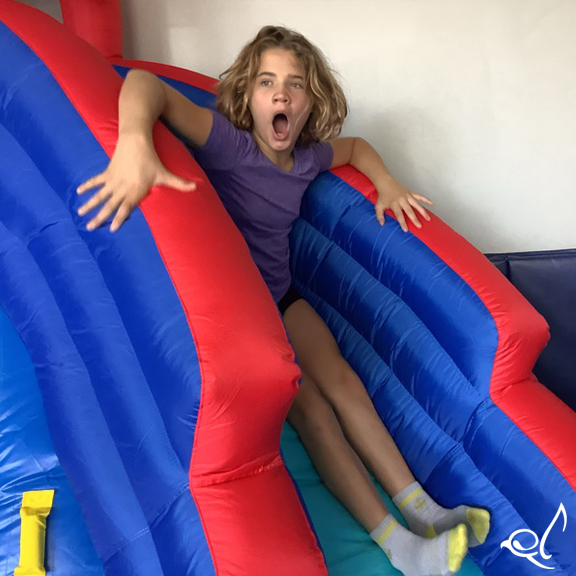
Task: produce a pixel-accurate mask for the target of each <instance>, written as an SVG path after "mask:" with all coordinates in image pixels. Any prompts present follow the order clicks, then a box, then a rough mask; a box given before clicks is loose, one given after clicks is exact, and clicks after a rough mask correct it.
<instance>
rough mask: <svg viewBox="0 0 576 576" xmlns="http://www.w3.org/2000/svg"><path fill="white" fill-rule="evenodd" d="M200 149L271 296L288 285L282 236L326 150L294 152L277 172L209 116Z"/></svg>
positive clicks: (247, 139) (321, 146) (239, 133)
mask: <svg viewBox="0 0 576 576" xmlns="http://www.w3.org/2000/svg"><path fill="white" fill-rule="evenodd" d="M213 114H214V121H213V123H212V130H211V131H210V135H209V136H208V140H207V141H206V143H205V144H204V146H202V147H200V148H196V149H195V150H194V157H195V158H196V160H197V161H198V163H199V164H200V166H201V167H202V169H203V170H204V171H205V172H206V175H207V176H208V178H209V179H210V182H211V183H212V185H213V186H214V188H215V189H216V192H218V195H219V196H220V199H221V200H222V203H223V204H224V206H225V207H226V210H227V211H228V213H229V214H230V216H231V217H232V219H233V220H234V223H235V224H236V226H237V227H238V228H239V230H240V232H241V233H242V235H243V236H244V239H245V240H246V243H247V244H248V248H249V249H250V254H251V255H252V258H253V260H254V262H255V263H256V265H257V266H258V269H259V270H260V273H261V274H262V276H263V278H264V281H265V282H266V284H267V285H268V288H269V290H270V292H271V293H272V297H273V298H274V300H275V302H278V300H280V298H282V296H284V294H285V293H286V291H287V290H288V287H289V286H290V269H289V257H290V251H289V244H288V234H289V232H290V230H291V229H292V224H293V223H294V220H295V219H296V218H297V217H298V215H299V213H300V205H301V203H302V196H303V195H304V191H305V190H306V188H307V187H308V185H309V184H310V182H311V181H312V180H313V179H314V178H315V177H316V176H317V175H318V173H319V172H321V171H323V170H328V168H330V165H331V164H332V156H333V153H332V146H331V145H330V144H328V143H327V142H318V143H314V144H311V145H309V146H296V147H295V148H294V167H293V168H292V170H291V171H290V172H284V171H283V170H281V169H280V168H278V167H277V166H276V165H275V164H274V163H273V162H272V161H271V160H270V159H269V158H268V157H267V156H266V155H265V154H264V153H263V152H262V151H261V150H260V148H259V146H258V144H257V143H256V141H255V140H254V138H253V137H252V135H251V134H250V132H246V131H245V130H238V129H237V128H235V127H234V126H233V125H232V124H231V123H230V122H229V121H228V120H226V118H224V116H222V115H221V114H218V113H217V112H214V113H213Z"/></svg>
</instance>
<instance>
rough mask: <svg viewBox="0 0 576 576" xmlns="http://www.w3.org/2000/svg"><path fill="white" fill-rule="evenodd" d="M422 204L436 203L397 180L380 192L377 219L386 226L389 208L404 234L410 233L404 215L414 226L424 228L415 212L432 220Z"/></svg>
mask: <svg viewBox="0 0 576 576" xmlns="http://www.w3.org/2000/svg"><path fill="white" fill-rule="evenodd" d="M421 202H426V204H434V202H432V200H430V199H429V198H426V196H423V195H422V194H417V193H416V192H412V190H410V189H409V188H406V186H403V185H402V184H400V183H399V182H396V180H391V181H390V184H389V185H388V186H386V188H385V189H381V190H378V200H377V202H376V204H375V205H374V210H375V212H376V219H377V220H378V222H380V225H381V226H384V210H386V209H388V208H389V209H390V210H392V212H394V216H396V220H398V224H400V228H402V230H404V232H408V225H407V224H406V218H405V217H404V213H406V215H407V216H408V218H410V220H411V222H412V223H413V224H414V226H416V227H417V228H422V224H421V223H420V221H419V220H418V217H417V216H416V212H415V210H416V211H417V212H419V213H420V215H421V216H422V218H424V219H425V220H430V216H429V215H428V212H426V210H425V208H424V206H422V204H421Z"/></svg>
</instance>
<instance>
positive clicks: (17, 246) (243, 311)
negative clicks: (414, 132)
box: [0, 0, 576, 576]
mask: <svg viewBox="0 0 576 576" xmlns="http://www.w3.org/2000/svg"><path fill="white" fill-rule="evenodd" d="M62 8H63V15H64V21H65V23H66V24H67V26H64V25H62V24H60V23H59V22H57V21H55V20H53V19H52V18H50V17H48V16H47V15H45V14H43V13H42V12H39V11H37V10H34V9H32V8H30V7H27V6H24V5H22V4H19V3H17V2H15V1H14V0H0V54H1V57H0V103H1V105H0V151H1V159H2V161H1V162H0V574H1V575H2V576H4V575H12V574H15V575H16V576H22V575H24V574H44V573H47V574H49V575H54V576H78V575H80V574H82V576H92V575H94V576H101V575H104V574H105V575H106V576H127V575H131V574H133V575H138V576H260V575H262V576H294V575H295V574H298V575H301V576H316V575H318V576H319V575H326V574H330V576H344V575H346V576H348V575H350V574H358V575H360V576H376V575H382V574H397V572H396V571H395V570H394V569H393V568H392V567H391V566H390V564H389V563H388V560H387V558H386V557H385V555H384V554H383V553H382V552H381V550H380V549H379V548H378V547H377V546H376V545H375V544H373V542H372V541H371V540H370V538H369V536H368V535H367V534H366V533H365V532H364V531H363V530H362V529H361V528H360V526H358V525H357V524H356V523H355V522H354V520H353V519H352V518H351V517H350V516H349V515H348V514H347V513H346V512H345V511H344V510H343V509H342V507H341V506H340V505H339V503H338V502H336V501H335V500H334V498H333V497H332V496H331V495H330V494H329V493H328V491H327V490H326V488H325V487H324V486H323V485H322V483H321V482H320V481H319V479H318V477H317V475H316V474H315V472H314V470H313V468H312V467H311V465H310V462H309V461H308V459H307V457H306V454H305V452H304V450H303V448H302V446H301V445H300V443H299V441H298V438H297V436H296V434H295V433H294V431H293V430H292V429H290V427H289V426H288V425H285V424H284V419H285V416H286V413H287V411H288V408H289V406H290V403H291V401H292V399H293V398H294V395H295V394H296V391H297V387H298V378H299V370H298V367H297V366H296V364H295V363H294V355H293V353H292V350H291V348H290V346H289V343H288V342H287V339H286V334H285V331H284V328H283V324H282V321H281V319H280V316H279V314H278V312H277V310H276V307H275V305H274V302H273V301H272V298H271V296H270V294H269V293H268V291H267V288H266V286H265V284H264V282H263V280H262V278H261V277H260V275H259V273H258V271H257V269H256V267H255V265H254V264H253V262H252V261H251V259H250V256H249V253H248V248H247V246H246V244H245V243H244V241H243V239H242V237H241V236H240V234H239V232H238V230H237V229H236V228H235V227H234V225H233V223H232V221H231V219H230V218H229V216H228V215H227V213H226V211H225V210H224V208H223V206H222V204H221V203H220V201H219V199H218V197H217V195H216V193H215V192H214V190H213V189H212V187H211V185H210V183H209V182H208V181H207V179H206V177H205V175H203V173H202V172H201V170H200V168H199V167H198V166H197V164H196V163H195V162H194V159H193V156H192V155H191V153H190V151H189V150H188V149H187V148H186V146H185V145H184V144H183V143H182V142H180V141H179V140H178V139H177V138H176V137H175V136H174V135H172V134H171V133H170V132H169V130H168V129H167V128H166V127H165V126H164V125H162V124H161V123H160V122H159V123H157V125H156V127H155V132H154V138H155V143H156V146H157V149H158V152H159V155H160V158H161V159H162V161H163V162H164V164H165V165H166V166H167V168H168V169H169V170H171V171H173V172H175V173H177V174H179V175H180V176H182V177H185V178H197V179H202V184H201V185H199V187H198V190H197V191H196V192H194V193H190V194H182V193H179V192H176V191H174V190H170V189H164V188H157V189H153V190H152V191H151V193H150V194H149V195H148V197H147V198H146V199H145V200H144V201H143V202H142V204H141V206H140V207H138V208H137V209H135V210H134V212H133V214H132V215H131V217H130V218H129V219H128V221H127V222H126V223H125V225H124V226H123V227H122V228H121V229H120V230H119V231H118V232H117V233H114V234H112V233H110V232H109V230H108V228H107V227H102V228H100V229H99V230H96V231H94V232H88V231H87V230H86V223H87V222H88V220H89V218H90V215H87V216H84V217H80V216H78V215H77V212H76V210H77V208H78V207H79V206H80V204H81V203H83V202H84V201H85V197H82V198H80V197H78V196H77V194H76V192H75V190H76V187H77V186H78V185H79V184H80V183H81V182H83V181H85V180H86V179H87V178H89V177H91V176H93V175H94V174H96V173H98V172H101V171H102V170H103V169H104V168H105V166H106V165H107V162H108V159H109V157H110V155H111V154H112V152H113V150H114V145H115V141H116V137H117V99H118V92H119V90H120V85H121V82H122V76H123V75H124V74H125V73H126V72H127V70H128V69H129V68H130V67H139V68H145V69H148V70H151V71H153V72H155V73H157V74H159V75H161V76H162V77H163V78H164V79H165V80H166V81H168V82H170V83H171V84H172V85H173V86H175V87H176V88H177V89H179V90H180V91H181V92H182V93H184V94H185V95H186V96H187V97H188V98H190V99H192V100H194V101H195V102H196V103H198V104H200V105H203V106H211V105H212V103H213V101H214V81H213V80H212V79H210V78H206V77H204V76H201V75H198V74H195V73H193V72H189V71H185V70H181V69H175V68H172V67H169V66H163V65H160V64H152V63H146V62H134V61H130V62H129V61H125V60H123V59H122V56H121V26H120V10H119V4H118V2H117V1H112V0H108V1H106V2H78V1H76V2H72V1H71V0H70V1H69V2H63V3H62ZM82 38H84V39H82ZM87 40H88V41H87ZM373 198H374V190H373V187H372V186H371V184H370V182H368V181H367V180H366V179H365V178H364V177H362V176H361V175H360V174H359V173H357V172H356V171H354V170H353V169H352V168H351V167H344V168H341V169H338V170H334V171H333V172H330V173H324V174H321V175H320V176H319V177H318V178H317V180H316V181H315V182H314V183H313V184H312V185H311V187H310V189H309V190H308V192H307V194H306V197H305V201H304V206H303V209H302V214H301V217H300V218H299V220H298V221H297V222H296V224H295V226H294V229H293V231H292V238H291V243H292V244H291V246H292V267H293V273H294V278H295V281H296V283H297V288H298V289H299V290H300V291H301V293H302V294H303V295H304V296H305V297H306V298H307V299H308V300H309V302H310V303H311V304H312V305H313V306H314V307H315V308H316V309H317V310H318V312H319V313H320V314H321V315H322V316H323V318H324V319H325V320H326V322H327V323H328V324H329V326H330V327H331V328H332V330H333V332H334V334H335V335H336V337H337V339H338V343H339V345H340V347H341V349H342V352H343V354H344V355H345V356H346V358H347V359H348V361H349V362H350V363H351V364H352V366H353V367H354V368H355V369H356V370H357V372H358V373H359V375H360V376H361V378H362V380H363V382H364V383H365V385H366V387H367V389H368V391H369V393H370V396H371V398H372V400H373V402H374V404H375V406H376V408H377V410H378V412H379V414H380V416H381V417H382V420H383V421H384V423H385V424H386V426H387V427H388V429H389V430H390V432H391V433H392V435H393V436H394V438H395V440H396V442H397V443H398V445H399V447H400V449H401V450H402V452H403V454H404V456H405V458H406V460H407V461H408V463H409V465H410V467H411V468H412V470H413V472H414V474H415V476H416V477H417V478H418V479H419V481H420V482H422V483H423V484H424V485H425V487H426V488H427V490H428V491H429V492H430V493H431V494H432V496H434V497H435V498H436V499H437V500H438V501H439V502H440V503H441V504H443V505H444V506H448V507H452V506H456V505H458V504H461V503H468V504H476V505H480V506H483V507H486V508H488V509H489V510H490V511H491V513H492V529H491V532H490V535H489V537H488V539H487V541H486V542H485V544H483V545H482V546H479V547H477V548H474V549H473V550H471V551H470V552H469V555H468V557H467V559H466V561H465V562H464V564H463V567H462V570H461V572H460V573H461V574H486V575H490V576H502V575H508V574H511V573H514V574H516V575H526V576H532V575H534V576H536V575H538V574H541V573H542V570H543V569H546V570H547V571H548V572H547V573H548V574H551V575H552V574H553V575H573V574H574V573H576V546H575V542H576V494H575V489H576V455H575V454H574V450H573V448H572V444H573V442H574V438H575V437H576V414H574V412H573V411H572V410H571V409H569V408H568V407H567V406H566V405H564V404H563V403H562V402H561V401H560V400H558V399H557V398H556V397H555V396H554V395H553V394H552V393H551V392H549V391H548V390H547V389H545V388H544V387H543V386H541V385H540V384H539V383H538V382H537V380H536V379H535V378H534V376H533V375H532V374H531V370H532V367H533V364H534V362H535V360H536V359H537V357H538V354H539V353H540V351H541V349H542V348H543V347H544V345H545V343H546V340H547V337H548V332H547V327H546V324H545V322H544V320H543V319H542V317H541V316H540V315H538V314H537V313H536V312H535V311H534V309H533V308H532V307H531V306H530V305H529V304H528V303H527V302H526V301H525V300H524V299H523V297H522V296H520V294H519V293H518V292H517V291H516V290H515V289H514V288H513V287H512V286H511V284H509V283H508V281H507V280H506V279H505V278H504V277H503V276H502V275H501V274H500V273H499V272H498V270H497V269H496V268H495V267H494V266H493V265H492V264H491V263H490V262H489V261H488V260H486V258H484V256H483V255H482V254H480V253H479V252H478V251H477V250H475V249H474V248H473V247H472V246H471V245H470V244H468V243H467V242H466V241H465V240H464V239H463V238H461V237H460V236H458V235H457V234H456V233H455V232H453V231H452V230H451V229H450V228H448V227H447V226H446V225H445V224H444V223H443V222H442V221H441V220H440V219H438V218H437V217H435V216H433V218H432V221H431V222H430V223H427V224H426V225H425V226H424V227H423V228H422V230H415V229H412V231H411V232H410V233H408V234H405V233H403V232H402V231H401V229H400V227H399V226H398V225H397V223H396V221H395V220H394V219H393V218H392V217H391V216H390V215H387V223H386V225H385V226H384V227H380V226H379V224H378V223H377V221H376V219H375V218H374V212H373V203H372V200H373ZM394 512H395V513H397V512H396V511H394Z"/></svg>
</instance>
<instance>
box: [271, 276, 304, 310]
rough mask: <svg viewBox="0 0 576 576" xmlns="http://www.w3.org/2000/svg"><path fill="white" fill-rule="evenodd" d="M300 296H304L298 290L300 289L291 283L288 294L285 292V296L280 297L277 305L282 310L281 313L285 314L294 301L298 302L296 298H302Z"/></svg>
mask: <svg viewBox="0 0 576 576" xmlns="http://www.w3.org/2000/svg"><path fill="white" fill-rule="evenodd" d="M300 298H302V296H300V293H299V292H298V290H296V288H294V285H293V284H290V288H288V291H287V292H286V294H284V296H282V298H280V300H279V302H278V304H277V306H278V310H280V314H282V316H284V312H286V310H287V309H288V306H290V305H291V304H294V302H296V300H300Z"/></svg>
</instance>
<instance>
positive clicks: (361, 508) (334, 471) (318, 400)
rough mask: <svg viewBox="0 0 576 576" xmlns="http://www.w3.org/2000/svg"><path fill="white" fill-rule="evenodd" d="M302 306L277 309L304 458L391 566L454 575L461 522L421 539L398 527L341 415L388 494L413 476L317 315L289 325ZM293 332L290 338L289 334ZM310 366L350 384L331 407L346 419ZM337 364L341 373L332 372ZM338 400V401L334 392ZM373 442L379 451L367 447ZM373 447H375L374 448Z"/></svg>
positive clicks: (422, 575)
mask: <svg viewBox="0 0 576 576" xmlns="http://www.w3.org/2000/svg"><path fill="white" fill-rule="evenodd" d="M299 304H302V305H305V306H299V308H300V309H302V308H304V311H303V313H302V314H301V315H300V314H298V312H297V313H296V314H290V312H291V311H292V310H293V309H294V308H295V307H296V306H297V305H299ZM306 306H308V305H307V304H306V303H305V302H304V301H302V300H299V301H297V302H295V303H294V304H292V306H290V307H289V308H288V310H287V311H286V313H285V316H284V318H285V321H286V325H287V329H288V333H289V335H290V337H291V339H292V344H293V346H294V348H295V350H296V353H297V356H298V360H299V362H300V368H301V369H302V381H301V385H300V390H299V392H298V394H297V396H296V399H295V401H294V403H293V405H292V407H291V409H290V412H289V415H288V420H289V422H290V423H291V424H292V425H293V426H294V428H295V429H296V431H297V432H298V434H299V436H300V439H301V440H302V443H303V444H304V446H305V448H306V450H307V452H308V454H309V456H310V459H311V460H312V463H313V464H314V466H315V468H316V470H317V471H318V473H319V475H320V477H321V478H322V480H323V481H324V483H325V484H326V486H327V487H328V489H329V490H330V491H331V492H332V493H333V494H334V496H336V497H337V498H338V499H339V500H340V502H341V503H342V504H343V505H344V506H345V507H346V508H347V509H348V511H349V512H350V513H351V514H352V515H353V516H354V517H355V518H356V520H357V521H358V522H359V523H360V524H362V526H363V527H364V528H365V529H366V531H367V532H370V536H371V537H372V538H373V539H374V540H375V541H376V542H377V543H378V545H379V546H380V547H381V548H382V549H383V550H384V552H385V553H386V554H387V556H388V558H389V559H390V562H391V563H392V564H393V565H394V566H395V567H396V568H398V569H399V570H400V571H402V573H403V574H405V576H427V575H430V574H434V575H436V576H450V575H452V574H454V573H455V572H457V571H458V570H459V569H460V565H461V563H462V559H463V557H464V555H465V554H466V550H467V536H466V527H465V526H464V525H463V524H460V525H458V526H457V527H455V528H452V529H450V530H448V531H447V532H444V533H442V534H440V535H438V536H436V537H435V538H433V539H430V540H427V539H426V538H421V537H419V536H416V535H414V534H413V533H411V532H410V531H408V530H406V529H405V528H403V527H402V526H400V525H399V524H398V522H396V520H395V519H394V518H393V517H392V515H390V513H389V512H388V509H387V508H386V506H385V504H384V502H383V501H382V499H381V498H380V495H379V494H378V492H377V491H376V490H375V488H374V485H373V484H372V482H371V480H370V477H369V475H368V472H367V470H366V468H365V467H364V464H363V463H362V461H361V459H360V458H359V457H358V455H357V454H356V452H355V449H354V448H353V447H352V446H351V445H350V444H349V443H348V440H347V438H346V436H345V435H344V432H343V427H344V426H343V423H344V422H346V423H347V424H348V430H352V432H353V433H352V434H349V437H355V436H357V437H358V438H357V444H358V446H360V449H364V452H365V453H366V454H368V455H369V456H371V457H373V458H374V460H376V461H377V460H379V459H382V458H383V462H379V465H381V468H382V471H383V478H384V479H385V481H383V484H384V487H385V488H386V490H388V491H389V493H390V494H396V493H397V492H398V491H400V490H402V489H403V488H404V487H406V486H409V484H410V483H411V482H412V481H414V477H413V476H412V474H411V472H410V470H409V469H408V466H407V465H406V462H405V461H404V459H403V458H402V456H401V455H400V452H399V451H398V449H397V448H396V444H395V443H394V441H393V440H392V438H391V437H390V435H389V434H388V431H387V430H386V428H385V427H384V426H383V424H382V422H381V421H380V418H379V417H378V415H377V414H376V411H375V410H374V407H373V406H372V402H371V401H370V399H369V398H368V395H367V394H366V391H365V390H364V386H363V385H362V383H361V382H360V380H359V379H358V377H357V376H356V375H355V374H354V372H353V371H352V370H351V368H350V367H349V366H348V365H347V364H345V365H342V362H341V361H339V360H338V358H341V356H340V354H339V352H338V347H337V346H336V343H335V342H334V339H333V338H332V336H331V334H330V332H329V331H328V328H327V327H326V325H325V324H324V323H323V321H322V320H320V322H321V324H319V323H318V322H317V320H316V319H315V318H312V321H311V322H304V323H303V325H302V330H301V329H300V327H299V326H298V328H296V330H294V323H296V325H297V324H298V319H299V318H300V320H302V318H304V319H308V320H310V316H309V314H307V313H308V310H307V309H306ZM310 310H311V308H310ZM314 314H315V313H314ZM318 319H319V317H318ZM291 326H292V328H290V327H291ZM326 333H327V334H328V335H329V336H330V338H328V337H327V335H326ZM295 334H296V337H294V335H295ZM302 346H303V347H306V346H309V347H310V349H309V350H310V351H312V352H313V351H314V350H316V351H317V352H318V357H317V358H319V359H320V360H321V362H320V363H321V364H322V366H321V368H324V369H325V370H326V374H325V373H323V372H322V370H321V369H320V371H319V372H318V371H316V370H317V369H318V366H315V364H317V362H316V363H315V362H314V361H313V362H312V363H311V364H309V363H308V361H309V360H310V358H309V356H308V355H306V360H305V361H304V362H302V356H301V354H300V353H299V349H300V350H301V347H302ZM336 353H337V355H336ZM310 365H312V367H313V369H315V374H316V375H317V377H318V378H319V379H321V381H322V382H324V383H325V387H327V386H328V381H327V379H328V378H335V379H336V380H335V382H337V384H338V385H339V386H344V385H349V386H353V387H354V388H353V392H354V394H353V395H348V400H347V401H348V402H349V406H348V407H343V406H341V408H340V410H339V412H340V413H343V414H348V413H350V412H352V413H353V417H352V418H348V417H347V416H345V417H341V418H340V419H339V418H337V414H336V413H335V410H334V409H333V407H332V406H331V402H330V399H328V401H327V400H326V399H325V396H323V394H321V392H320V391H319V390H318V389H317V387H316V386H317V383H316V381H315V380H314V378H313V377H311V375H310V374H309V373H308V371H307V369H308V367H309V366H310ZM346 366H347V368H346ZM339 370H342V371H343V372H345V374H344V375H341V374H339ZM349 372H351V373H352V374H353V375H354V377H355V378H354V379H351V380H348V379H347V375H346V373H349ZM338 378H340V379H341V381H340V380H338ZM350 382H352V384H350ZM356 382H359V383H360V386H361V387H362V390H363V396H362V395H361V394H360V393H359V392H358V391H357V390H356V389H355V388H356V387H357V385H356ZM343 395H344V394H343ZM327 396H329V395H328V394H327ZM329 398H330V396H329ZM341 401H342V402H343V401H344V400H343V399H341ZM363 436H365V437H363ZM378 444H380V446H378ZM373 446H376V447H377V448H379V450H373ZM376 452H379V454H378V455H377V454H376ZM382 453H383V456H382ZM361 456H362V454H361Z"/></svg>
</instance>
